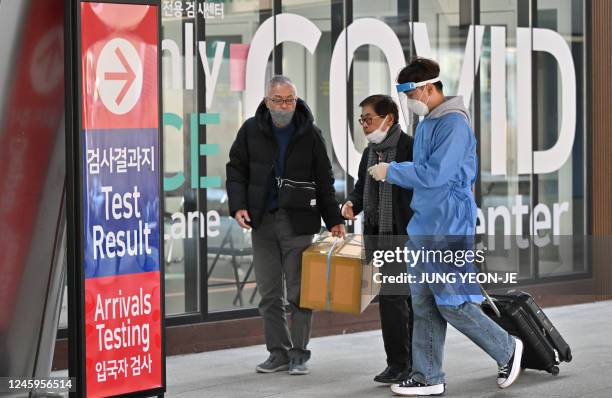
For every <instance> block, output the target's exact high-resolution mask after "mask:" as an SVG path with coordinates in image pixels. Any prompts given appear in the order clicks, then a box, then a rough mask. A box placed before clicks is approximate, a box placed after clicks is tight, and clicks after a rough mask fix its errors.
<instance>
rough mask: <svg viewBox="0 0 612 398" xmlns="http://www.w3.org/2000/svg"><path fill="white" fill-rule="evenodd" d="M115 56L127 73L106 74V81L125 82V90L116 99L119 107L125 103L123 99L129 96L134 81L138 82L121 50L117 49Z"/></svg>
mask: <svg viewBox="0 0 612 398" xmlns="http://www.w3.org/2000/svg"><path fill="white" fill-rule="evenodd" d="M115 55H117V58H118V59H119V62H121V65H123V68H124V70H125V72H106V73H105V74H104V80H121V81H125V84H124V85H123V88H122V89H121V91H120V92H119V94H118V95H117V98H115V103H116V104H117V105H119V104H120V103H121V102H122V101H123V98H124V97H125V95H126V94H127V92H128V90H129V88H130V87H131V86H132V84H133V83H134V80H136V73H134V70H133V69H132V67H131V66H130V64H129V63H128V61H127V60H126V59H125V55H123V53H122V52H121V48H119V47H117V48H115Z"/></svg>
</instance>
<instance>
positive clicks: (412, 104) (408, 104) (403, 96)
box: [395, 76, 440, 126]
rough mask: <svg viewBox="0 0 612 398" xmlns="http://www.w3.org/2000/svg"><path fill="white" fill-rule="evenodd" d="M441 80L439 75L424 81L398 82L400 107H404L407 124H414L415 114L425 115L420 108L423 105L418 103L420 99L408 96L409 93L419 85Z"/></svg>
mask: <svg viewBox="0 0 612 398" xmlns="http://www.w3.org/2000/svg"><path fill="white" fill-rule="evenodd" d="M439 81H440V77H439V76H438V77H436V78H433V79H429V80H423V81H422V82H406V83H401V84H397V85H396V86H395V88H396V90H397V92H398V94H399V95H398V97H399V102H400V107H401V109H402V116H403V117H404V121H405V122H406V126H410V125H412V119H413V115H414V114H416V115H418V116H424V114H423V112H422V111H421V110H420V109H419V108H423V106H422V105H420V104H417V103H418V102H420V101H419V100H416V99H412V98H408V94H409V93H410V92H411V91H413V90H415V89H417V88H419V87H423V86H425V85H426V84H428V83H436V82H439ZM419 105H420V106H419ZM425 114H426V112H425Z"/></svg>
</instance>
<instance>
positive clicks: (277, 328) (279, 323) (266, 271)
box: [251, 210, 313, 360]
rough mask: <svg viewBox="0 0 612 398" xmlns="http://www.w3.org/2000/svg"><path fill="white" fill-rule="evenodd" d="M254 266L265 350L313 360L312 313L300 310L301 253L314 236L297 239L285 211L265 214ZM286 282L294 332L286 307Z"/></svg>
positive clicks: (257, 237)
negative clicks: (259, 298) (284, 302)
mask: <svg viewBox="0 0 612 398" xmlns="http://www.w3.org/2000/svg"><path fill="white" fill-rule="evenodd" d="M251 236H252V240H253V266H254V270H255V280H256V282H257V289H258V290H259V294H260V295H261V301H260V303H259V313H260V314H261V316H262V318H263V322H264V333H265V338H266V348H267V349H268V351H270V352H271V353H272V352H279V353H282V354H284V355H286V356H288V357H289V358H298V357H299V358H304V359H305V360H308V359H309V358H310V351H308V350H307V349H306V346H307V345H308V340H310V329H311V324H312V310H310V309H306V308H300V307H299V304H300V284H301V273H302V252H303V251H304V249H306V248H307V247H308V246H309V245H310V244H311V243H312V238H313V236H312V235H296V234H295V233H294V232H293V229H292V227H291V224H290V221H289V216H288V215H287V213H286V212H285V211H283V210H278V211H276V212H275V213H266V214H265V215H264V216H263V220H262V223H261V225H260V226H259V227H258V228H257V229H254V230H253V232H252V235H251ZM283 276H284V278H285V284H286V291H287V301H288V310H289V312H290V313H291V328H289V327H288V324H287V314H286V311H285V306H284V305H283Z"/></svg>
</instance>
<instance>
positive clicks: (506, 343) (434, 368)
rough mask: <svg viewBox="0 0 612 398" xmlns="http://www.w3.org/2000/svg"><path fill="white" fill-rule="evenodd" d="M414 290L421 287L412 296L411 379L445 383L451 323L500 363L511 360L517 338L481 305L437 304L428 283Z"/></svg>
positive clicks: (466, 303)
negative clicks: (444, 369)
mask: <svg viewBox="0 0 612 398" xmlns="http://www.w3.org/2000/svg"><path fill="white" fill-rule="evenodd" d="M414 290H418V294H416V295H413V296H412V309H413V313H414V331H413V335H412V374H411V375H410V377H411V378H413V379H414V380H416V381H418V382H421V383H426V384H440V383H444V372H443V371H442V360H443V357H444V340H445V339H446V324H447V322H448V323H450V324H451V325H452V326H453V327H455V329H457V330H458V331H460V332H461V333H463V334H464V335H466V336H467V337H468V338H469V339H470V340H472V341H473V342H474V343H476V345H477V346H479V347H480V348H482V349H483V350H484V351H485V352H486V353H487V354H489V355H490V356H491V357H492V358H493V359H494V360H495V361H496V362H497V364H498V365H504V364H506V363H508V361H510V358H511V357H512V355H513V353H514V347H515V341H514V338H513V337H512V336H510V335H509V334H508V332H506V331H505V330H504V329H502V328H501V327H500V326H499V325H498V324H497V323H495V322H494V321H493V320H492V319H491V318H489V317H488V316H486V315H485V314H484V313H483V312H482V309H481V308H480V305H479V304H477V303H473V302H465V303H463V304H461V305H458V306H450V305H437V304H436V301H435V298H434V296H433V294H431V291H429V289H428V288H427V287H426V286H422V289H414ZM415 293H416V292H415Z"/></svg>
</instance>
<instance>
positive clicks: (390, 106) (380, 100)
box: [359, 94, 399, 124]
mask: <svg viewBox="0 0 612 398" xmlns="http://www.w3.org/2000/svg"><path fill="white" fill-rule="evenodd" d="M366 105H370V106H372V108H374V112H376V114H377V115H379V116H387V115H388V114H391V115H392V116H393V123H394V124H395V123H397V122H398V120H399V119H398V118H399V112H398V110H397V105H396V104H395V101H393V98H391V97H390V96H388V95H383V94H375V95H370V96H369V97H366V98H365V99H364V100H363V101H361V102H360V103H359V106H361V107H364V106H366Z"/></svg>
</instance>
